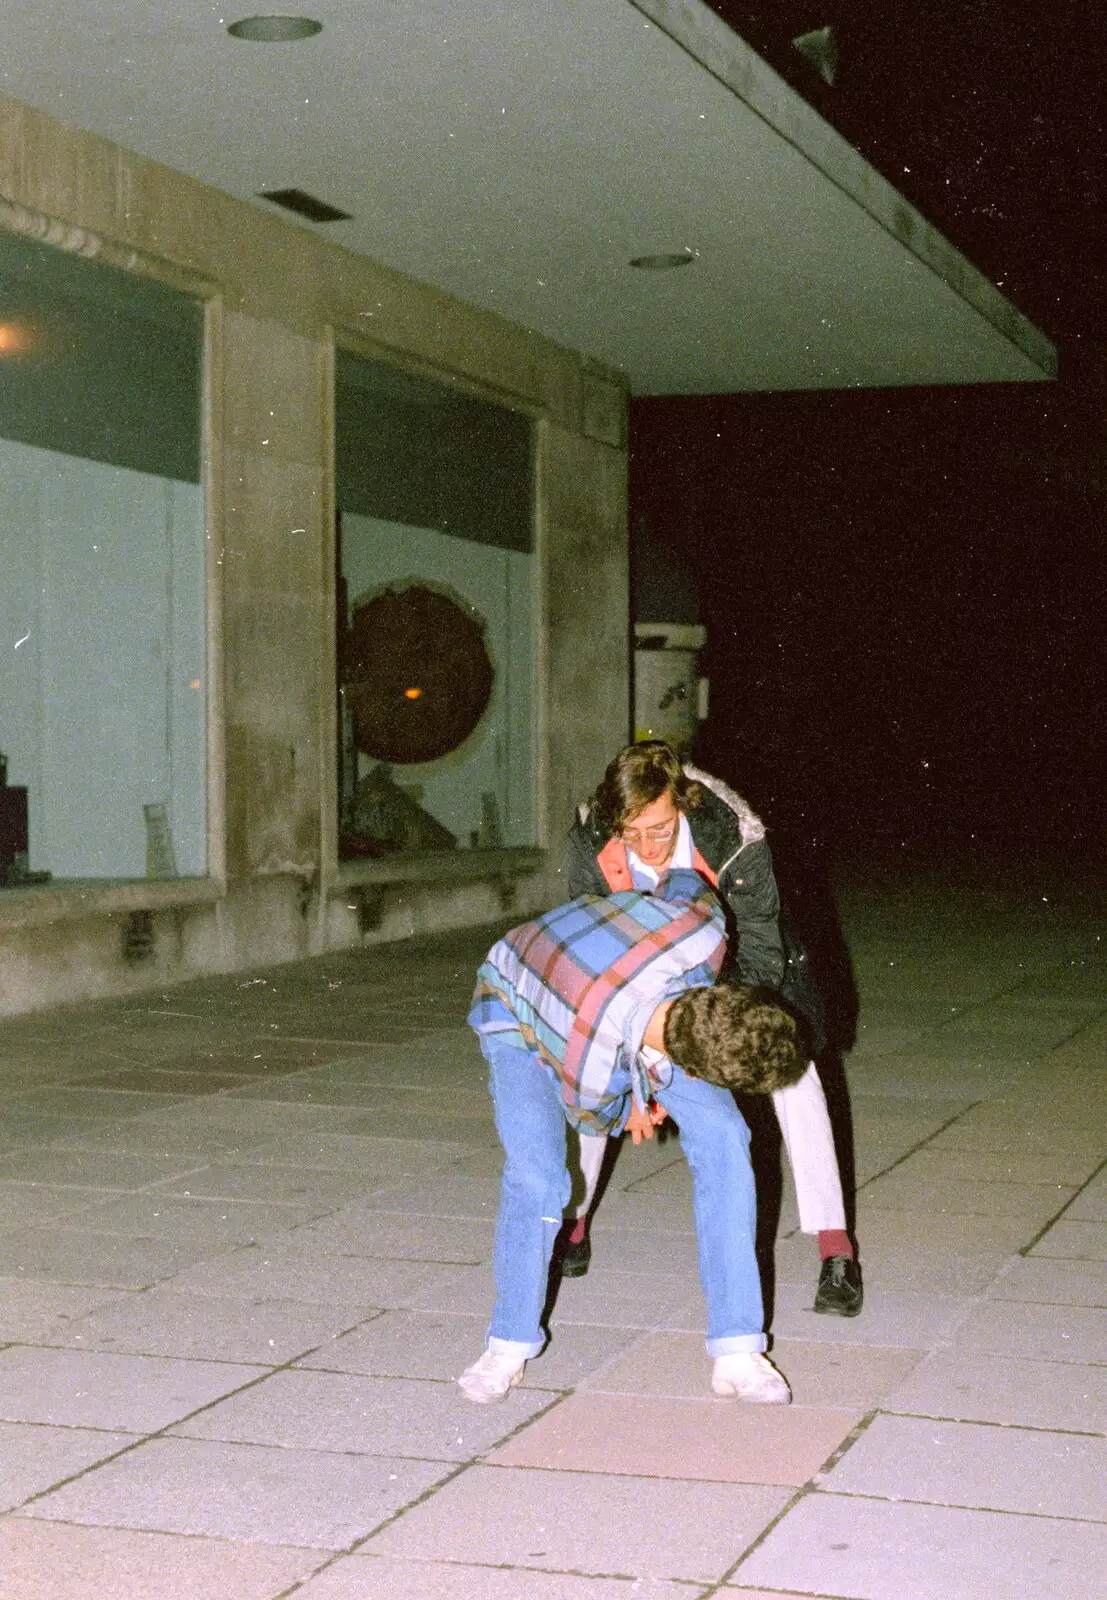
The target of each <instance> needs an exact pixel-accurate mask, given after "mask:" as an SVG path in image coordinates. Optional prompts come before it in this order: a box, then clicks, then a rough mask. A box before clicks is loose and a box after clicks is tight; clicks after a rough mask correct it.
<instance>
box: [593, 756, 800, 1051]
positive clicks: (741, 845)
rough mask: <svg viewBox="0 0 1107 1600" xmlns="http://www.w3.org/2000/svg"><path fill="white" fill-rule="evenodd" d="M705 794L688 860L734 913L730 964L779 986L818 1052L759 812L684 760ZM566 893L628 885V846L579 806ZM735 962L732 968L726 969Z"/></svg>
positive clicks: (692, 814)
mask: <svg viewBox="0 0 1107 1600" xmlns="http://www.w3.org/2000/svg"><path fill="white" fill-rule="evenodd" d="M684 772H685V776H686V777H688V778H690V779H691V780H692V781H693V782H694V783H698V784H699V785H700V787H701V789H702V792H703V798H702V800H701V801H700V804H699V805H698V806H695V807H693V808H692V809H691V810H690V811H689V812H688V813H687V816H688V824H689V827H690V828H691V831H692V847H693V866H695V868H696V870H697V871H698V872H700V873H701V874H702V875H703V876H704V877H705V878H707V879H708V881H709V882H710V883H712V884H714V886H715V888H716V889H717V891H718V893H719V896H720V898H721V900H722V901H723V904H724V905H725V906H726V907H727V909H728V911H729V913H730V916H731V918H732V919H733V930H732V931H733V933H734V934H736V935H737V940H738V949H737V958H736V961H735V963H734V968H736V970H737V975H738V977H739V978H740V979H741V980H742V981H743V982H744V983H755V984H762V985H764V987H765V988H768V989H775V990H777V991H778V992H779V993H780V995H781V998H782V999H783V1000H784V1002H785V1003H786V1004H787V1005H788V1006H789V1007H790V1009H792V1010H794V1011H796V1012H797V1013H798V1014H799V1016H800V1017H801V1018H802V1019H803V1021H804V1022H805V1023H806V1024H807V1030H808V1033H809V1035H810V1043H811V1046H812V1049H813V1051H814V1052H818V1050H820V1049H821V1048H822V1046H823V1043H824V1042H825V1041H824V1018H823V1008H822V1003H821V1000H820V998H819V996H818V993H817V992H816V990H815V989H814V986H813V983H812V980H811V974H810V971H809V969H808V966H807V958H806V955H805V953H804V951H803V948H802V946H801V945H800V944H799V942H798V940H796V939H794V938H792V937H791V936H790V934H787V935H786V936H782V933H781V925H780V895H779V893H778V891H777V886H776V878H775V876H774V874H773V858H772V853H771V851H770V849H769V845H768V841H767V840H766V838H765V826H764V824H763V823H762V821H761V819H760V817H758V816H757V815H756V813H755V812H754V811H752V810H751V809H750V807H749V806H748V805H747V804H746V802H745V801H744V800H743V799H742V797H741V795H739V794H736V793H735V792H734V790H733V789H730V788H728V787H727V785H726V784H725V783H722V782H721V781H720V780H719V779H718V778H713V777H711V776H710V774H709V773H706V772H701V771H700V770H699V769H698V768H697V767H693V766H689V765H687V764H685V767H684ZM568 871H569V893H570V895H571V896H574V897H575V896H576V895H578V894H598V895H607V894H611V893H613V892H614V891H615V890H617V889H629V888H631V887H632V884H631V879H630V868H629V865H628V863H627V852H626V846H625V845H624V844H623V843H622V841H621V840H620V839H618V838H617V837H614V836H613V835H612V834H611V833H610V832H609V831H608V830H607V829H606V828H605V827H603V826H602V824H601V823H600V822H599V820H598V818H597V817H596V815H595V812H594V811H593V809H592V807H591V806H590V805H588V804H585V805H582V806H581V807H580V810H579V813H578V817H577V821H576V823H575V824H574V826H573V828H572V830H571V832H570V834H569V845H568ZM732 970H733V969H732Z"/></svg>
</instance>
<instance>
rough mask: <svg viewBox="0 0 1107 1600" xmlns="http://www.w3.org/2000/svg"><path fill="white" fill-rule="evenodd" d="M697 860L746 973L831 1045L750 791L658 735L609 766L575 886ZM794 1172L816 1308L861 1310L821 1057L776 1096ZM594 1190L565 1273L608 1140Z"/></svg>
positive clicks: (595, 886)
mask: <svg viewBox="0 0 1107 1600" xmlns="http://www.w3.org/2000/svg"><path fill="white" fill-rule="evenodd" d="M680 867H692V868H694V869H695V870H696V871H697V872H699V873H700V874H701V876H703V877H705V878H706V879H707V880H708V882H710V883H712V884H713V885H714V886H715V889H716V891H717V893H718V895H719V897H720V899H721V900H722V901H723V904H724V905H725V906H726V907H727V908H728V909H729V911H730V914H731V917H732V919H733V930H732V931H733V933H734V934H736V935H737V941H738V948H737V957H736V963H735V965H736V968H737V976H738V977H739V978H740V979H741V980H742V982H744V983H750V984H758V985H762V986H764V987H766V988H770V989H775V990H777V991H778V992H779V993H780V994H781V998H782V1000H783V1001H784V1002H785V1003H786V1004H787V1005H789V1006H790V1008H791V1009H793V1010H794V1011H796V1012H797V1013H799V1014H800V1016H801V1017H802V1018H803V1019H804V1020H805V1021H806V1022H807V1024H808V1031H809V1033H810V1035H811V1048H812V1052H813V1053H817V1051H818V1050H819V1049H820V1048H822V1045H823V1044H824V1043H825V1041H824V1040H823V1038H822V1036H821V1034H822V1017H821V1008H820V1006H819V1002H818V997H817V995H816V993H815V991H814V989H813V986H812V985H811V983H810V979H809V975H808V973H807V969H806V963H805V961H804V960H803V957H802V952H801V951H799V950H798V948H797V949H793V950H790V951H789V952H788V953H786V952H785V948H784V941H783V939H782V937H781V931H780V896H779V894H778V892H777V886H776V878H775V876H774V874H773V863H772V855H771V852H770V850H769V846H768V842H767V841H766V838H765V828H764V825H763V824H762V822H761V820H760V818H758V817H757V816H756V815H755V814H754V812H753V811H752V810H751V809H750V807H749V806H748V805H747V804H746V802H745V801H744V800H743V799H742V798H741V796H740V795H738V794H735V792H734V791H733V790H732V789H729V788H727V786H726V785H725V784H723V783H720V781H719V780H718V779H717V778H712V777H710V776H709V775H708V774H707V773H705V772H700V771H698V770H697V769H696V768H695V767H692V766H686V765H685V766H682V764H681V761H680V758H679V756H677V754H676V753H675V751H673V750H672V749H671V748H670V747H669V746H668V745H667V744H665V743H663V742H662V741H661V740H658V739H651V740H645V741H643V742H641V743H639V744H632V745H628V746H627V747H626V748H625V749H623V750H621V751H620V752H619V754H618V755H617V756H616V757H615V759H614V760H613V761H612V762H611V764H610V765H609V766H608V768H607V771H606V773H605V774H604V778H603V781H602V783H601V784H600V786H599V788H598V789H597V791H596V793H595V795H594V796H593V797H592V799H591V800H590V801H589V802H588V803H587V804H586V805H583V806H582V807H581V808H580V814H579V817H578V820H577V822H576V824H575V826H574V827H573V829H572V831H571V832H570V834H569V846H568V868H569V893H570V894H571V895H580V894H601V895H602V894H611V893H613V892H615V891H616V890H620V889H640V890H646V891H647V892H648V891H649V890H650V889H652V888H654V887H656V885H657V883H658V881H659V879H660V877H661V876H662V875H663V874H664V873H665V872H666V871H669V870H670V869H677V868H680ZM772 1099H773V1109H774V1110H775V1112H776V1115H777V1120H778V1121H779V1123H780V1129H781V1134H782V1135H783V1139H784V1144H785V1148H786V1150H787V1152H788V1161H789V1164H790V1166H791V1168H792V1177H793V1180H794V1183H795V1189H796V1199H797V1201H798V1204H799V1214H800V1228H801V1230H802V1231H803V1232H804V1233H813V1234H815V1235H816V1236H817V1237H818V1241H819V1256H820V1261H821V1265H820V1271H819V1282H818V1287H817V1289H816V1293H815V1305H814V1309H815V1310H816V1311H822V1312H826V1313H829V1314H832V1315H836V1316H844V1317H852V1316H856V1315H857V1313H858V1312H859V1311H860V1310H861V1305H862V1298H863V1291H862V1285H861V1274H860V1270H859V1268H858V1265H857V1260H856V1253H855V1250H854V1246H853V1242H852V1240H851V1239H850V1237H849V1234H848V1233H847V1231H846V1216H845V1205H844V1202H843V1198H842V1182H841V1177H840V1176H839V1172H838V1159H837V1155H836V1152H835V1149H834V1137H833V1133H832V1131H831V1126H830V1117H829V1115H828V1113H827V1108H826V1096H825V1095H824V1093H823V1087H822V1084H821V1082H820V1081H819V1075H818V1072H817V1070H816V1068H815V1063H814V1061H812V1062H811V1064H810V1066H809V1067H808V1069H807V1072H806V1073H805V1074H804V1076H803V1077H802V1078H801V1079H800V1080H799V1082H798V1083H796V1084H794V1085H793V1086H791V1087H790V1088H787V1089H780V1090H777V1091H776V1093H774V1095H773V1097H772ZM579 1142H580V1170H581V1174H582V1176H583V1180H584V1192H583V1194H582V1195H579V1196H577V1198H576V1200H575V1203H574V1204H573V1205H571V1206H570V1208H569V1211H568V1212H567V1221H566V1227H565V1230H564V1233H563V1237H562V1241H561V1243H560V1248H559V1252H558V1254H559V1259H560V1261H561V1265H562V1271H563V1272H565V1273H566V1275H568V1276H570V1277H575V1276H580V1275H581V1274H582V1273H584V1272H586V1271H587V1270H588V1263H589V1259H590V1255H591V1241H590V1240H589V1237H588V1209H589V1206H590V1205H591V1202H592V1197H593V1194H594V1193H595V1187H596V1181H597V1179H598V1177H599V1170H600V1166H601V1164H602V1161H603V1152H604V1144H605V1141H604V1140H603V1139H602V1138H595V1137H590V1136H582V1137H581V1138H580V1141H579Z"/></svg>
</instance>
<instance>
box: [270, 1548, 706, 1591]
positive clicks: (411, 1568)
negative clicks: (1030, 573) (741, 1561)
mask: <svg viewBox="0 0 1107 1600" xmlns="http://www.w3.org/2000/svg"><path fill="white" fill-rule="evenodd" d="M707 1593H708V1591H707V1590H706V1589H705V1588H703V1587H702V1586H701V1585H699V1584H685V1583H681V1584H675V1583H665V1582H664V1581H657V1580H655V1579H652V1578H595V1577H583V1576H581V1575H580V1574H579V1573H569V1572H535V1571H534V1570H533V1569H516V1570H515V1571H505V1570H503V1569H502V1568H498V1567H489V1566H486V1567H476V1566H465V1565H462V1564H461V1563H459V1562H454V1561H397V1560H392V1559H391V1558H390V1557H388V1556H374V1555H360V1554H358V1555H352V1556H345V1557H343V1558H342V1559H341V1560H338V1561H336V1562H335V1563H334V1564H333V1566H329V1567H328V1568H327V1569H326V1571H325V1572H322V1573H320V1574H319V1576H318V1577H315V1578H311V1579H309V1581H308V1582H307V1583H306V1584H305V1585H304V1587H303V1588H302V1589H298V1590H297V1591H296V1600H700V1597H701V1596H704V1595H706V1594H707Z"/></svg>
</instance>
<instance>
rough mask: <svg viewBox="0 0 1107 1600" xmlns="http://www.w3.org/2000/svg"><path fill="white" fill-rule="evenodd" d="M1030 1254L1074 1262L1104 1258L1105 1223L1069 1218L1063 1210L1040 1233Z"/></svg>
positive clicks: (1106, 1253) (1106, 1256)
mask: <svg viewBox="0 0 1107 1600" xmlns="http://www.w3.org/2000/svg"><path fill="white" fill-rule="evenodd" d="M1031 1254H1032V1255H1036V1256H1061V1257H1065V1258H1068V1259H1070V1260H1074V1261H1075V1260H1081V1261H1107V1222H1078V1221H1070V1220H1069V1213H1068V1212H1066V1214H1065V1216H1063V1217H1062V1218H1061V1220H1060V1221H1059V1222H1055V1223H1054V1224H1053V1226H1052V1227H1051V1228H1048V1229H1047V1230H1046V1232H1045V1233H1043V1234H1042V1236H1041V1238H1040V1239H1039V1240H1038V1241H1037V1243H1036V1244H1035V1245H1034V1247H1033V1249H1032V1251H1031Z"/></svg>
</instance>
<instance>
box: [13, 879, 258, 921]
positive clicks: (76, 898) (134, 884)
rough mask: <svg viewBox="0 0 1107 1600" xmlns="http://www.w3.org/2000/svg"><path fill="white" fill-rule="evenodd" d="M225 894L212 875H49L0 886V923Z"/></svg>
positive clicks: (203, 901)
mask: <svg viewBox="0 0 1107 1600" xmlns="http://www.w3.org/2000/svg"><path fill="white" fill-rule="evenodd" d="M225 894H226V890H225V888H224V886H223V885H222V884H221V883H219V882H218V881H217V880H216V879H215V878H54V879H52V880H51V881H50V882H49V883H40V884H31V885H29V886H28V887H27V888H25V889H0V928H31V927H41V926H43V925H45V924H47V923H51V922H79V921H83V920H84V919H85V918H87V917H102V916H106V915H109V914H110V913H111V912H128V911H160V910H163V909H165V908H167V907H171V906H196V905H211V904H213V903H214V902H215V901H217V900H222V899H223V897H224V895H225Z"/></svg>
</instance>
